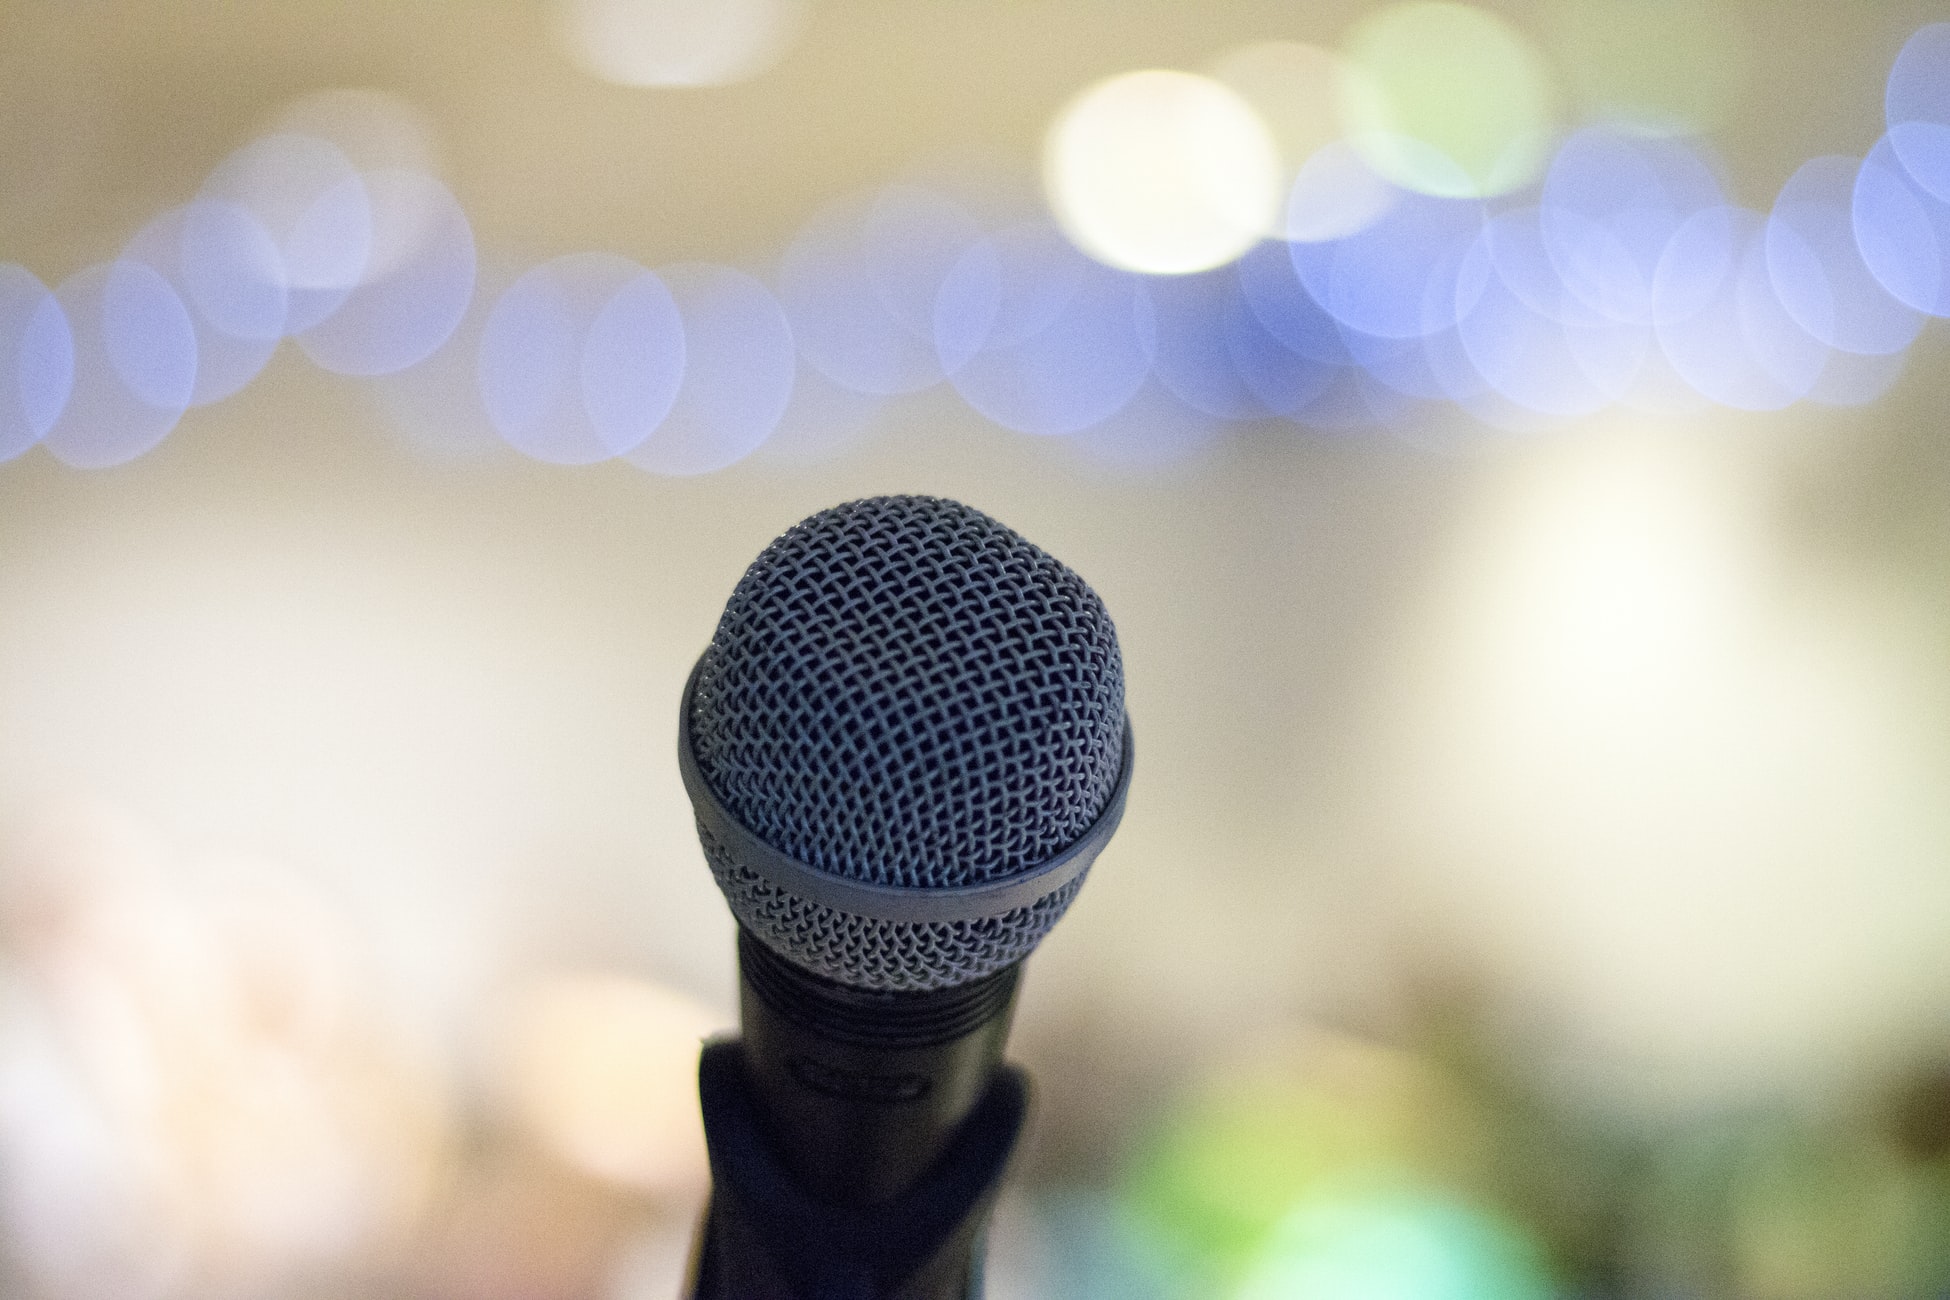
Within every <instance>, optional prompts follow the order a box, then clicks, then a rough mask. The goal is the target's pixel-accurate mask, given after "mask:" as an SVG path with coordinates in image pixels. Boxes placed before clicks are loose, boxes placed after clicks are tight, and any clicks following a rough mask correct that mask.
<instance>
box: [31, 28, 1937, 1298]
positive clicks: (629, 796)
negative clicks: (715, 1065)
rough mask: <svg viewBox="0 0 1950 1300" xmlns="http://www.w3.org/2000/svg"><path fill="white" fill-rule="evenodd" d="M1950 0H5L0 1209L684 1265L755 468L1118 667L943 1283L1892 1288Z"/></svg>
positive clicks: (1923, 964) (1916, 1151) (550, 1294)
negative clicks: (714, 822) (989, 556)
mask: <svg viewBox="0 0 1950 1300" xmlns="http://www.w3.org/2000/svg"><path fill="white" fill-rule="evenodd" d="M1946 17H1950V15H1946V13H1945V12H1944V11H1943V10H1942V8H1941V7H1940V6H1935V5H1932V4H1930V3H1925V2H1921V0H1918V2H1911V0H1886V2H1879V3H1874V4H1857V5H1831V4H1820V3H1815V2H1814V0H1772V2H1770V3H1761V2H1760V0H1684V2H1682V0H1507V2H1505V0H1498V2H1496V3H1487V2H1486V3H1483V4H1478V5H1467V6H1466V5H1462V4H1453V3H1430V2H1426V0H1422V2H1411V3H1407V4H1395V5H1383V4H1374V3H1365V2H1357V0H1323V2H1322V3H1319V4H1315V5H1309V6H1294V5H1274V4H1270V3H1258V2H1256V0H1236V2H1235V0H1225V2H1223V3H1218V2H1215V3H1209V4H1197V5H1194V4H1168V3H1164V2H1163V0H1122V2H1121V3H1112V2H1111V0H931V2H930V3H927V4H907V5H897V4H892V3H886V2H885V0H715V2H712V3H707V2H705V0H562V2H561V3H553V4H551V3H544V2H543V0H494V2H493V3H482V4H473V5H464V6H463V5H453V4H448V3H442V2H439V0H386V2H384V3H381V2H379V0H342V2H341V3H335V4H325V3H291V4H281V5H260V6H238V5H229V4H218V3H213V2H210V0H177V2H176V3H168V4H165V3H123V2H117V0H83V2H80V3H76V2H72V0H70V2H65V3H55V2H53V0H9V3H6V4H5V6H4V7H3V8H0V177H4V180H0V259H4V260H5V263H6V265H4V266H0V460H4V461H5V463H4V464H0V1292H4V1293H5V1294H6V1295H9V1296H21V1297H27V1298H31V1300H83V1298H87V1300H94V1298H96V1297H101V1298H105V1300H106V1298H111V1297H112V1298H114V1300H124V1298H153V1300H176V1298H182V1300H203V1298H206V1297H207V1298H229V1297H240V1298H241V1297H252V1298H266V1300H281V1298H284V1297H291V1298H293V1300H297V1298H304V1300H326V1298H328V1297H351V1296H358V1297H400V1298H401V1300H405V1298H407V1297H414V1298H419V1297H425V1298H427V1300H651V1298H653V1297H669V1296H674V1295H675V1294H676V1292H677V1288H678V1285H679V1278H680V1276H681V1273H682V1270H683V1267H684V1262H685V1254H686V1250H687V1248H688V1241H689V1236H690V1233H691V1230H692V1227H693V1225H694V1223H695V1220H696V1216H697V1213H698V1211H699V1207H700V1205H701V1201H702V1197H703V1195H704V1192H705V1179H706V1175H705V1170H704V1163H703V1147H702V1138H701V1134H700V1132H699V1126H698V1120H697V1115H696V1107H695V1091H694V1077H693V1071H694V1068H695V1060H696V1053H697V1048H698V1044H699V1042H700V1041H701V1040H702V1039H703V1038H705V1037H706V1036H708V1035H711V1034H713V1033H717V1032H721V1031H723V1030H725V1029H726V1028H727V1027H729V1026H731V1025H732V1024H733V1023H734V1019H735V1009H734V993H735V966H734V957H733V928H732V923H731V921H730V918H729V915H728V913H727V912H726V910H725V908H724V906H723V903H722V901H721V899H720V898H719V896H718V894H717V893H716V891H715V889H714V888H713V887H712V884H711V881H710V877H709V874H708V873H707V871H706V870H705V868H704V865H703V862H702V857H701V854H700V852H699V850H698V847H697V844H696V839H695V835H694V831H693V829H692V824H691V818H690V813H689V808H688V805H687V803H686V801H685V799H684V796H683V793H682V789H681V786H680V784H679V781H678V777H677V772H676V765H675V761H674V753H673V750H674V715H675V708H676V701H677V698H678V693H679V690H680V688H681V685H682V682H683V679H684V676H685V674H686V672H687V671H688V669H689V667H690V665H691V663H692V662H693V661H694V659H695V657H696V656H697V654H698V653H699V652H700V650H701V649H702V648H703V646H704V644H705V643H706V641H707V640H708V639H709V637H710V635H711V630H712V627H713V625H714V623H715V621H716V617H717V613H718V611H719V609H720V608H721V607H722V604H723V601H724V599H725V598H726V596H727V595H728V594H729V592H730V590H731V587H732V585H733V584H734V583H735V581H736V580H737V577H738V575H739V574H740V573H741V572H742V570H743V568H744V566H745V565H746V564H747V563H748V562H749V561H750V560H751V558H752V557H753V556H754V555H756V554H757V552H758V551H759V549H760V548H761V547H762V546H763V545H764V544H765V543H766V542H767V541H768V540H769V539H770V538H771V537H773V536H774V535H776V534H777V533H778V532H780V531H782V530H783V529H784V528H786V527H787V526H788V525H790V524H791V523H793V522H794V521H796V520H797V519H799V518H800V517H802V516H804V515H806V514H809V513H811V512H812V511H814V510H816V509H819V508H821V507H824V506H827V505H831V504H834V503H836V502H839V501H842V500H846V499H849V498H853V497H858V496H864V495H871V494H876V493H883V492H921V493H932V494H940V495H947V496H952V497H955V498H958V499H960V500H963V501H966V502H968V503H970V504H972V505H974V506H976V507H978V508H980V509H982V510H984V511H987V512H989V513H991V514H993V515H994V516H996V517H997V518H999V519H1001V520H1002V521H1003V522H1005V523H1007V524H1009V525H1010V526H1012V527H1014V528H1016V529H1018V530H1019V531H1021V532H1022V533H1024V534H1025V535H1026V536H1028V537H1029V538H1031V539H1032V540H1033V541H1035V542H1037V543H1038V544H1040V545H1041V546H1043V547H1045V548H1046V549H1048V550H1049V551H1051V552H1052V553H1053V554H1055V555H1056V556H1057V557H1059V558H1060V559H1062V560H1063V561H1065V562H1066V563H1068V564H1069V565H1071V566H1072V567H1073V568H1075V569H1076V570H1078V571H1079V572H1080V573H1081V574H1083V575H1084V576H1085V577H1086V578H1087V579H1088V580H1089V581H1090V582H1091V583H1092V584H1093V585H1094V586H1095V587H1096V588H1097V589H1098V591H1100V592H1101V593H1102V595H1103V596H1104V598H1105V600H1106V602H1107V604H1108V606H1109V608H1110V610H1111V612H1112V614H1113V615H1114V617H1115V618H1116V620H1117V623H1118V627H1119V629H1120V634H1121V639H1122V643H1123V648H1124V655H1125V660H1126V665H1127V670H1128V674H1129V703H1130V708H1131V711H1132V714H1133V717H1134V719H1135V723H1136V726H1137V729H1138V731H1139V733H1140V734H1141V736H1142V737H1143V749H1144V756H1143V762H1142V764H1141V765H1140V769H1139V773H1138V776H1137V780H1136V785H1135V789H1134V791H1133V794H1132V801H1131V805H1130V811H1129V815H1128V816H1127V818H1126V819H1125V823H1124V826H1123V828H1122V831H1121V833H1120V834H1119V836H1118V838H1117V839H1116V841H1115V842H1114V843H1113V845H1112V846H1111V848H1110V849H1109V851H1108V852H1106V853H1105V855H1104V856H1103V858H1102V859H1101V860H1100V862H1099V865H1098V866H1097V868H1096V869H1095V871H1093V873H1092V875H1093V879H1092V881H1091V883H1090V885H1089V887H1088V888H1087V889H1086V890H1085V891H1084V892H1083V894H1082V895H1081V897H1080V900H1079V902H1078V903H1077V905H1076V906H1075V908H1074V909H1073V910H1072V911H1071V913H1070V915H1069V916H1068V917H1067V918H1066V920H1065V921H1064V923H1063V924H1062V925H1061V926H1060V927H1059V928H1058V929H1057V930H1056V931H1055V933H1054V934H1053V935H1052V936H1051V937H1050V939H1049V940H1048V941H1047V942H1046V943H1045V944H1044V945H1043V947H1042V948H1041V949H1040V950H1039V951H1038V953H1037V954H1036V956H1035V957H1034V959H1033V960H1032V961H1031V963H1030V966H1029V974H1028V979H1027V983H1026V985H1025V992H1024V996H1023V1001H1022V1005H1021V1010H1020V1014H1019V1019H1018V1023H1017V1029H1016V1033H1015V1038H1014V1052H1015V1055H1016V1056H1017V1057H1018V1059H1020V1060H1021V1061H1022V1062H1024V1063H1025V1064H1026V1065H1027V1066H1028V1067H1029V1068H1030V1070H1031V1071H1032V1072H1033V1074H1034V1076H1035V1079H1036V1082H1037V1088H1038V1091H1037V1102H1036V1111H1035V1118H1034V1122H1033V1128H1032V1131H1031V1132H1030V1134H1029V1136H1028V1138H1027V1140H1026V1144H1025V1147H1024V1149H1023V1150H1022V1151H1021V1153H1020V1155H1019V1159H1018V1161H1017V1164H1016V1167H1015V1173H1014V1178H1013V1182H1012V1185H1011V1190H1010V1192H1009V1194H1008V1196H1007V1197H1006V1198H1005V1200H1004V1202H1003V1204H1002V1206H1001V1209H1000V1211H999V1213H998V1217H997V1221H996V1224H995V1227H994V1232H993V1236H992V1243H991V1252H990V1264H989V1294H990V1295H991V1296H992V1297H994V1298H995V1300H1027V1298H1029V1297H1040V1298H1050V1300H1090V1298H1092V1297H1140V1298H1147V1300H1148V1298H1152V1297H1156V1298H1157V1300H1178V1298H1181V1297H1184V1298H1189V1297H1219V1298H1221V1300H1380V1298H1383V1297H1386V1298H1388V1300H1476V1298H1477V1297H1483V1298H1488V1297H1533V1296H1534V1297H1546V1296H1563V1297H1594V1298H1595V1297H1655V1296H1656V1297H1662V1298H1686V1300H1691V1298H1695V1297H1696V1298H1699V1300H1707V1298H1709V1297H1757V1298H1758V1297H1765V1298H1767V1300H1799V1298H1803V1297H1806V1298H1816V1297H1849V1298H1860V1297H1932V1296H1940V1295H1944V1294H1950V727H1947V726H1946V722H1950V657H1946V655H1947V654H1950V587H1946V584H1945V582H1944V580H1943V575H1944V574H1945V573H1946V572H1950V437H1946V433H1947V432H1950V430H1946V428H1945V423H1946V420H1945V415H1944V413H1945V412H1946V411H1947V410H1950V372H1947V371H1946V367H1945V360H1946V357H1950V345H1947V344H1946V340H1947V339H1950V328H1947V327H1946V326H1945V324H1944V323H1943V322H1942V321H1941V320H1940V319H1938V318H1940V317H1943V316H1945V315H1950V24H1946V23H1944V22H1943V21H1942V20H1943V19H1944V18H1946Z"/></svg>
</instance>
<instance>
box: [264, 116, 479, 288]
mask: <svg viewBox="0 0 1950 1300" xmlns="http://www.w3.org/2000/svg"><path fill="white" fill-rule="evenodd" d="M275 132H287V133H290V134H293V135H302V136H310V137H312V138H314V139H318V140H325V141H328V142H329V143H330V144H331V145H332V147H333V148H335V149H337V150H338V151H339V152H340V153H342V154H344V155H345V158H346V161H347V162H349V163H351V164H352V166H353V167H354V168H356V169H357V170H359V171H361V172H377V171H389V170H398V171H410V172H424V173H426V174H427V175H430V176H437V175H439V174H440V146H439V143H438V141H437V139H436V133H435V130H434V126H433V123H432V121H431V120H429V119H428V117H427V115H426V114H425V113H424V112H422V111H421V110H420V109H419V108H417V107H415V106H414V104H413V103H412V101H410V100H407V99H403V98H401V97H400V96H399V95H396V94H394V93H392V92H391V91H386V90H378V89H375V88H372V87H369V86H335V87H331V88H329V89H326V90H315V91H312V92H310V93H309V94H305V95H300V96H298V97H297V98H296V99H293V100H291V101H290V102H289V103H287V104H285V105H284V107H282V108H280V109H279V110H278V111H277V113H276V115H275V116H274V117H273V119H272V121H271V123H270V131H269V132H267V133H275ZM384 269H385V268H383V267H382V268H381V270H382V271H383V270H384Z"/></svg>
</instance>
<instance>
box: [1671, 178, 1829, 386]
mask: <svg viewBox="0 0 1950 1300" xmlns="http://www.w3.org/2000/svg"><path fill="white" fill-rule="evenodd" d="M1658 292H1659V297H1660V300H1661V303H1662V306H1661V313H1660V320H1659V323H1658V335H1659V344H1660V347H1661V348H1662V349H1663V350H1664V352H1665V355H1666V359H1667V360H1668V361H1670V362H1671V363H1672V366H1673V369H1674V370H1676V371H1678V372H1679V374H1680V375H1681V376H1682V377H1684V379H1685V380H1686V382H1687V383H1689V384H1691V385H1692V386H1693V387H1694V388H1696V389H1698V390H1699V391H1700V392H1701V393H1703V394H1704V395H1705V396H1707V397H1709V398H1711V399H1712V400H1713V401H1716V402H1718V403H1720V404H1721V405H1722V406H1732V407H1736V408H1738V409H1741V410H1748V411H1771V410H1779V409H1780V408H1781V407H1784V406H1787V405H1789V404H1791V403H1793V402H1795V401H1798V400H1799V399H1801V398H1803V397H1806V396H1807V395H1808V394H1809V392H1811V391H1812V390H1813V388H1814V386H1815V384H1816V382H1817V381H1818V380H1819V379H1820V378H1821V372H1822V370H1823V368H1824V367H1825V366H1826V365H1827V363H1828V355H1829V349H1828V345H1827V344H1825V343H1823V342H1822V341H1821V340H1820V339H1818V338H1816V337H1815V336H1814V335H1812V334H1810V333H1808V331H1807V330H1805V329H1803V328H1802V327H1801V326H1800V325H1799V324H1798V323H1796V321H1795V320H1794V318H1793V316H1792V315H1790V314H1789V312H1788V310H1787V308H1786V307H1784V306H1783V305H1782V303H1781V300H1780V297H1779V296H1778V294H1777V293H1776V292H1775V288H1774V279H1773V276H1772V275H1771V274H1770V272H1769V268H1768V264H1767V231H1766V223H1765V222H1764V220H1762V219H1761V218H1760V217H1759V216H1758V215H1757V214H1755V213H1752V212H1749V211H1747V210H1745V209H1743V208H1733V207H1721V208H1709V209H1707V210H1706V211H1705V212H1701V213H1698V214H1696V215H1695V216H1694V217H1692V218H1691V219H1690V220H1689V221H1687V223H1686V224H1685V225H1683V226H1681V227H1680V228H1679V230H1678V231H1677V232H1676V233H1675V234H1674V235H1673V238H1672V242H1671V244H1669V245H1668V246H1667V249H1666V254H1665V257H1664V258H1663V259H1662V261H1661V262H1660V265H1659V285H1658Z"/></svg>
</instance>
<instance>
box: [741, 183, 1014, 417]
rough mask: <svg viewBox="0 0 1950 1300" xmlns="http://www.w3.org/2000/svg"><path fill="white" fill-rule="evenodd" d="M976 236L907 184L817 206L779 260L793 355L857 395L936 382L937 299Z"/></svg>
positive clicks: (970, 223)
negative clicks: (794, 347)
mask: <svg viewBox="0 0 1950 1300" xmlns="http://www.w3.org/2000/svg"><path fill="white" fill-rule="evenodd" d="M981 236H982V232H981V228H980V227H979V226H978V225H976V223H975V219H974V218H973V217H971V216H970V215H969V214H968V213H967V212H965V211H963V210H962V209H961V207H960V206H959V205H957V204H956V203H954V202H953V201H952V200H951V199H948V198H946V197H945V196H942V195H939V194H936V193H934V192H932V191H930V190H926V189H923V188H921V187H919V186H914V185H896V186H888V187H886V188H885V189H880V190H874V191H870V192H868V193H865V194H861V195H855V196H852V197H850V198H847V199H842V200H840V201H838V202H836V203H833V204H829V205H828V206H827V207H825V208H823V209H821V210H820V211H819V212H818V213H816V214H815V215H814V216H813V218H812V220H811V221H809V222H808V223H807V224H806V226H805V227H804V228H803V229H801V231H800V232H799V234H798V236H797V237H796V238H794V240H793V241H792V243H791V244H790V245H788V246H787V248H786V250H785V254H784V256H783V257H782V258H781V259H780V263H779V273H778V288H779V301H780V303H781V305H783V306H784V308H785V311H786V316H787V318H788V319H789V320H790V321H791V323H792V332H793V336H794V337H795V338H796V339H797V341H798V345H799V350H800V352H801V354H802V355H803V356H804V357H805V358H806V360H808V361H809V362H811V363H812V364H813V365H814V366H815V367H817V368H818V369H819V371H820V372H821V373H822V374H824V375H825V376H826V377H827V378H829V379H831V380H832V381H833V382H835V383H838V384H841V385H843V386H845V387H847V388H850V389H853V390H854V391H856V392H861V393H872V394H878V395H883V396H886V395H892V394H896V393H910V392H917V391H919V390H920V389H923V388H927V387H929V386H930V385H933V384H936V383H939V382H940V380H941V379H942V375H943V371H942V362H941V356H940V353H939V352H937V351H936V349H935V346H934V304H935V299H936V298H937V297H938V296H939V295H940V292H941V285H942V282H943V281H944V280H945V279H946V278H947V275H948V272H949V271H950V270H952V269H953V268H954V265H955V263H956V261H958V260H959V259H960V257H961V256H962V254H963V253H965V252H966V251H967V250H968V249H969V248H970V247H972V246H973V245H974V244H975V243H976V242H977V241H978V240H979V239H980V238H981Z"/></svg>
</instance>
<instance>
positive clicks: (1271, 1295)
mask: <svg viewBox="0 0 1950 1300" xmlns="http://www.w3.org/2000/svg"><path fill="white" fill-rule="evenodd" d="M1550 1295H1551V1287H1550V1283H1549V1281H1548V1280H1547V1279H1546V1277H1545V1275H1544V1270H1543V1268H1542V1266H1541V1265H1540V1263H1539V1262H1538V1252H1537V1250H1536V1248H1535V1247H1534V1246H1533V1245H1532V1244H1531V1243H1530V1242H1529V1241H1528V1240H1526V1239H1525V1238H1524V1237H1523V1236H1522V1235H1521V1234H1519V1233H1517V1232H1516V1231H1514V1230H1513V1229H1511V1228H1509V1227H1508V1226H1506V1225H1505V1224H1503V1223H1501V1222H1499V1221H1498V1220H1496V1219H1494V1218H1492V1217H1490V1216H1489V1215H1487V1214H1485V1213H1483V1212H1481V1211H1479V1210H1477V1209H1475V1208H1472V1207H1470V1206H1467V1205H1464V1204H1461V1203H1460V1202H1457V1201H1454V1200H1450V1199H1446V1198H1443V1197H1439V1196H1433V1195H1427V1194H1417V1193H1393V1194H1380V1195H1370V1196H1365V1197H1352V1198H1346V1199H1334V1198H1321V1199H1317V1200H1313V1201H1303V1202H1301V1203H1300V1204H1298V1205H1296V1206H1294V1207H1293V1208H1292V1209H1291V1210H1290V1211H1289V1212H1288V1213H1287V1214H1286V1215H1285V1217H1283V1218H1282V1219H1281V1220H1280V1223H1279V1225H1278V1227H1277V1228H1276V1229H1275V1230H1274V1233H1273V1236H1272V1238H1271V1240H1270V1241H1269V1242H1268V1243H1267V1246H1266V1248H1265V1250H1264V1251H1263V1252H1262V1254H1261V1256H1260V1258H1259V1259H1258V1261H1256V1263H1255V1264H1254V1266H1253V1267H1252V1269H1251V1270H1250V1271H1249V1272H1248V1273H1247V1275H1246V1279H1245V1281H1244V1283H1243V1284H1242V1285H1241V1286H1240V1287H1239V1289H1238V1290H1237V1291H1236V1292H1234V1293H1233V1300H1549V1297H1550Z"/></svg>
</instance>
